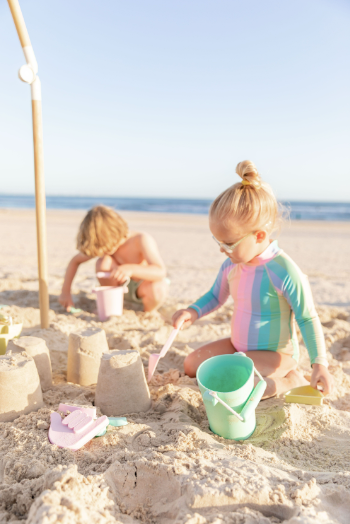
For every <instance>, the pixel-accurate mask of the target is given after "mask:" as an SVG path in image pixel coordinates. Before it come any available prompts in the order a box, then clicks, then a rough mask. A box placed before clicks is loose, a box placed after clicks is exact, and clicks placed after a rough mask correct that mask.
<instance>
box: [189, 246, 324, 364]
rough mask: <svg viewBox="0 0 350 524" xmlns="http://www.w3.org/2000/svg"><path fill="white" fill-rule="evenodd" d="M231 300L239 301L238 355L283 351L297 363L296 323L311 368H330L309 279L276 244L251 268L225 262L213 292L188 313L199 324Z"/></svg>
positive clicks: (236, 309)
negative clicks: (203, 318) (250, 352)
mask: <svg viewBox="0 0 350 524" xmlns="http://www.w3.org/2000/svg"><path fill="white" fill-rule="evenodd" d="M230 294H231V296H232V298H233V301H234V310H233V316H232V331H231V341H232V344H233V347H234V348H235V349H236V350H237V351H243V352H247V351H251V350H265V351H278V352H280V353H284V354H286V355H290V356H291V357H293V358H294V359H295V360H296V361H298V359H299V344H298V339H297V334H296V329H295V320H296V321H297V323H298V326H299V328H300V331H301V334H302V337H303V340H304V342H305V345H306V347H307V350H308V352H309V356H310V361H311V364H314V363H318V364H323V365H325V366H328V362H327V357H326V346H325V341H324V336H323V332H322V327H321V322H320V320H319V318H318V315H317V312H316V309H315V306H314V303H313V299H312V294H311V289H310V286H309V282H308V279H307V276H306V275H304V274H303V273H302V271H301V270H300V269H299V267H298V266H297V265H296V264H295V262H293V260H292V259H291V258H290V257H289V256H288V255H286V254H285V253H284V252H283V251H282V249H280V248H279V246H278V242H277V240H275V241H273V242H271V244H270V245H269V247H268V248H267V249H266V250H265V251H264V252H263V253H261V255H259V256H257V257H255V258H254V259H253V260H252V261H251V262H249V263H247V264H235V263H233V262H232V261H231V260H230V259H229V258H228V259H227V260H225V262H224V263H223V264H222V266H221V268H220V271H219V274H218V276H217V278H216V280H215V282H214V285H213V287H212V288H211V289H210V291H208V293H206V294H205V295H203V296H202V297H201V298H200V299H198V300H197V301H196V302H195V303H194V304H192V305H191V306H189V307H191V308H193V309H195V310H196V311H197V313H198V316H199V318H200V317H202V316H204V315H207V314H208V313H210V312H212V311H214V310H215V309H218V308H219V307H220V306H221V305H223V304H224V303H225V302H226V300H227V299H228V297H229V295H230Z"/></svg>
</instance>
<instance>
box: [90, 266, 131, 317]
mask: <svg viewBox="0 0 350 524" xmlns="http://www.w3.org/2000/svg"><path fill="white" fill-rule="evenodd" d="M109 275H110V273H108V272H104V271H99V272H98V273H97V277H98V278H108V277H109ZM129 282H130V278H129V277H128V278H127V279H126V281H125V282H124V284H123V285H122V286H98V287H95V289H93V290H92V292H93V293H95V294H96V302H97V312H98V318H99V319H100V320H101V322H104V321H105V320H107V319H108V318H109V317H111V316H117V317H120V316H121V315H122V314H123V303H124V293H127V292H128V284H129Z"/></svg>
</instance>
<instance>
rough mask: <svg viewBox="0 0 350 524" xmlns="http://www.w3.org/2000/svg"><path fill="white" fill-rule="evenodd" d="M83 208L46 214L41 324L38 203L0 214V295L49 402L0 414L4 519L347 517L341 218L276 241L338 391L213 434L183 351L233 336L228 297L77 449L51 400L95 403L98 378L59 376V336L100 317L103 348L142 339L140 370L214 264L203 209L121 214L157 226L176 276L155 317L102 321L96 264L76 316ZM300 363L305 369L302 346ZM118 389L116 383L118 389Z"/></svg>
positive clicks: (348, 333)
mask: <svg viewBox="0 0 350 524" xmlns="http://www.w3.org/2000/svg"><path fill="white" fill-rule="evenodd" d="M82 216H83V212H66V211H64V212H62V211H54V212H51V211H50V212H49V213H48V238H49V267H50V295H51V296H50V303H51V307H52V310H51V311H50V328H49V329H47V330H41V329H40V326H39V312H38V307H37V304H38V300H37V292H36V290H37V274H36V245H35V222H34V213H33V212H31V211H22V210H21V211H5V210H2V211H0V224H1V267H0V277H1V281H0V303H1V304H8V305H9V307H8V308H6V309H5V311H6V312H9V313H11V314H12V315H14V316H18V317H20V318H21V319H23V320H24V326H25V327H24V330H23V334H25V335H33V336H36V337H41V338H43V339H45V340H46V342H47V345H48V347H49V349H50V353H51V359H52V367H53V378H54V385H53V386H52V388H50V389H49V390H48V391H46V392H45V393H44V401H45V408H43V409H41V410H40V411H39V412H37V413H32V414H29V415H26V416H22V417H20V418H18V419H16V420H15V421H14V422H12V423H2V424H0V449H1V454H0V504H1V505H0V522H8V521H11V522H17V523H18V524H19V522H23V521H26V522H28V523H31V524H34V523H35V524H38V523H42V524H44V523H45V524H46V523H47V524H49V523H50V524H51V523H56V522H61V523H63V524H70V523H82V524H83V523H84V524H86V523H95V522H101V523H116V522H122V523H133V522H134V523H136V522H145V523H149V524H151V523H165V524H167V523H173V522H175V523H178V524H180V523H181V524H182V523H187V524H205V523H211V524H224V523H225V524H226V523H229V524H243V523H247V524H258V523H259V524H268V523H278V522H285V523H288V524H300V523H303V524H311V523H316V522H317V523H343V524H347V523H348V522H349V513H350V413H349V411H350V317H349V314H350V278H349V276H350V264H349V259H350V224H334V223H333V224H332V223H306V222H304V223H301V222H300V223H294V224H293V225H292V226H291V227H290V228H287V229H285V230H284V231H283V233H282V235H281V237H280V245H281V246H282V247H283V248H284V249H285V250H286V252H287V253H288V254H289V255H290V256H292V257H293V258H294V260H295V261H296V262H297V263H298V264H299V265H300V267H301V268H302V269H303V270H304V271H305V272H306V273H308V274H309V277H310V281H311V285H312V288H313V292H314V296H315V299H316V302H317V304H318V310H319V312H320V316H321V321H322V324H323V327H324V332H325V334H326V341H327V347H328V348H329V360H330V370H331V372H332V373H333V374H334V377H335V381H336V390H335V392H334V394H332V396H331V397H329V398H327V399H326V401H325V405H324V406H323V407H312V406H304V405H295V404H294V405H286V404H284V402H283V399H270V400H268V401H264V402H262V403H260V405H259V407H258V410H257V429H256V431H255V433H254V435H253V436H252V437H251V438H250V439H249V440H248V441H245V442H243V443H242V442H240V443H238V442H234V441H227V440H224V439H222V438H220V437H217V436H216V435H213V434H212V433H211V432H210V430H209V427H208V421H207V418H206V415H205V410H204V407H203V403H202V400H201V396H200V394H199V390H198V387H197V385H196V381H195V380H194V379H189V378H188V377H185V376H184V374H183V368H182V363H183V360H184V358H185V356H186V355H187V354H188V353H189V352H190V351H191V349H193V348H196V347H198V346H199V345H200V344H202V343H204V342H206V341H210V340H215V339H217V338H220V337H224V336H229V319H230V315H231V310H232V305H231V304H230V303H228V304H227V305H226V306H224V307H223V308H221V309H220V310H219V311H217V312H214V313H213V314H211V315H210V316H208V317H205V318H204V319H202V320H201V321H199V322H198V323H197V324H195V325H194V326H192V327H191V328H190V329H189V330H187V331H184V332H181V333H180V335H179V336H178V338H177V339H176V341H175V343H174V346H173V349H172V350H171V351H170V352H169V353H168V355H167V357H166V358H165V359H163V360H162V361H161V362H160V365H159V367H158V369H157V373H156V375H155V377H154V378H153V380H152V383H151V386H150V390H151V394H152V398H153V405H152V408H151V410H150V411H148V412H147V413H137V414H132V413H131V414H129V415H128V420H129V425H128V426H125V427H122V428H109V430H108V432H107V434H106V435H105V436H104V437H101V438H98V439H95V440H93V441H91V442H90V443H88V444H87V445H85V446H84V447H83V448H82V449H81V450H80V451H78V452H70V451H68V450H63V449H58V448H56V447H55V446H52V445H51V444H50V443H49V442H48V440H47V428H48V424H49V418H50V412H51V411H52V410H56V409H57V407H58V404H59V402H64V401H65V402H69V401H74V402H76V403H83V404H86V405H91V404H92V402H93V400H94V387H82V386H78V385H72V384H67V382H66V363H67V348H68V335H69V333H70V332H72V331H75V330H77V329H80V328H86V327H88V326H92V327H103V328H104V329H105V331H106V334H107V338H108V342H109V347H110V349H137V350H138V351H139V352H140V354H141V358H142V361H143V363H144V364H145V365H146V366H147V362H148V356H149V354H150V353H151V352H158V350H159V349H160V348H161V346H162V343H163V342H164V341H165V340H166V338H167V336H168V334H169V333H170V331H171V326H170V324H169V319H170V318H171V315H172V313H173V311H174V310H175V309H176V308H177V307H179V305H184V306H185V305H188V303H189V301H190V300H192V299H194V298H196V297H198V296H199V295H200V294H201V293H203V292H204V291H206V290H207V289H208V287H209V286H210V285H211V284H212V282H213V280H214V278H215V275H216V273H217V270H218V268H219V266H220V263H221V261H222V260H223V255H221V254H220V253H219V252H218V250H217V248H215V245H214V243H213V241H212V240H211V238H210V235H209V233H208V229H207V220H206V217H197V216H194V217H192V216H175V215H146V214H137V213H125V214H124V216H125V217H126V218H127V219H128V220H129V223H130V225H131V227H132V228H134V229H137V230H145V231H148V232H150V233H151V234H153V235H154V236H155V238H156V239H157V241H158V242H159V245H160V248H161V252H162V254H163V256H164V259H165V261H166V263H167V266H168V268H169V277H170V279H171V281H172V284H171V288H170V295H169V299H168V300H167V303H166V304H165V306H164V307H163V308H162V309H161V311H160V312H159V313H156V314H144V313H140V312H135V311H132V310H125V312H124V316H123V317H121V318H112V319H110V320H109V321H108V322H105V323H103V324H102V323H100V322H98V320H97V318H96V316H95V315H94V313H93V311H94V309H95V303H94V300H93V295H91V293H90V291H91V288H92V287H93V286H94V284H95V282H96V281H95V278H94V273H93V263H92V262H90V263H88V264H85V265H84V266H82V267H81V269H80V271H79V275H78V277H77V279H76V282H75V284H74V291H75V301H76V306H77V307H81V308H82V309H83V310H84V311H83V313H82V314H79V315H76V316H73V315H68V314H66V313H64V312H63V310H62V309H61V308H60V306H59V304H58V302H57V295H58V294H59V290H60V286H61V284H62V277H63V274H64V268H65V266H66V264H67V262H68V260H69V258H70V257H71V256H72V255H73V253H74V238H75V235H76V230H77V225H78V223H79V221H80V219H81V218H82ZM300 366H301V369H302V370H303V371H305V372H309V371H310V367H309V362H308V357H307V353H306V350H305V348H304V347H303V346H302V358H301V363H300ZM116 394H117V389H116Z"/></svg>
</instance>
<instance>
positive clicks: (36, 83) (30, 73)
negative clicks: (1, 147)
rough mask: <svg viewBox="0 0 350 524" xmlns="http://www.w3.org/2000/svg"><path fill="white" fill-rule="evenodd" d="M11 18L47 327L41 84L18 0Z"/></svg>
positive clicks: (12, 6) (11, 3) (43, 320)
mask: <svg viewBox="0 0 350 524" xmlns="http://www.w3.org/2000/svg"><path fill="white" fill-rule="evenodd" d="M7 1H8V4H9V7H10V10H11V14H12V18H13V21H14V23H15V26H16V29H17V33H18V38H19V40H20V43H21V46H22V49H23V53H24V56H25V59H26V62H27V63H26V64H25V65H24V66H22V67H21V68H20V70H19V72H18V76H19V78H20V79H21V80H22V81H23V82H26V83H27V84H30V87H31V93H32V114H33V141H34V171H35V208H36V231H37V246H38V269H39V304H40V319H41V327H42V328H48V327H49V290H48V266H47V245H46V199H45V179H44V151H43V122H42V110H41V84H40V80H39V77H38V75H37V72H38V64H37V61H36V59H35V55H34V51H33V48H32V45H31V43H30V39H29V35H28V31H27V28H26V25H25V22H24V18H23V15H22V11H21V8H20V5H19V2H18V0H7Z"/></svg>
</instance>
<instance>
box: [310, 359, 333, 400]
mask: <svg viewBox="0 0 350 524" xmlns="http://www.w3.org/2000/svg"><path fill="white" fill-rule="evenodd" d="M319 382H320V383H321V384H322V386H323V393H324V394H325V395H328V393H331V392H332V389H333V377H332V375H331V374H330V372H329V371H328V369H327V368H326V366H323V365H322V364H313V366H312V374H311V381H310V385H311V386H312V387H313V388H315V389H317V384H318V383H319Z"/></svg>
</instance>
